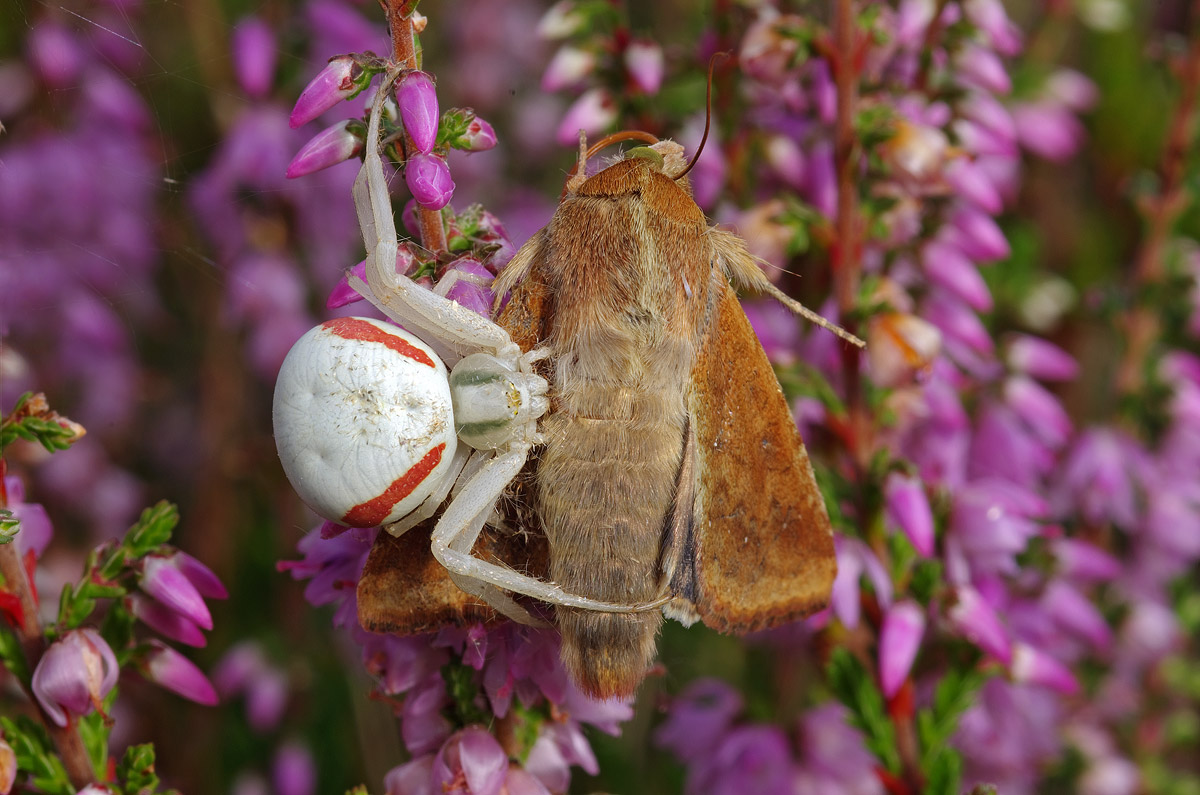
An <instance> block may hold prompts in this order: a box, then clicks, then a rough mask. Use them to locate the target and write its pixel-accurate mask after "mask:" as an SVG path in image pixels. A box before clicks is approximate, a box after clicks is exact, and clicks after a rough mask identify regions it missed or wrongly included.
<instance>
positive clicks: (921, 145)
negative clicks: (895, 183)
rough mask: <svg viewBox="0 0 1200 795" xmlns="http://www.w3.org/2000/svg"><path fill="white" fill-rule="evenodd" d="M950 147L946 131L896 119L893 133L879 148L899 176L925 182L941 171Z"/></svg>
mask: <svg viewBox="0 0 1200 795" xmlns="http://www.w3.org/2000/svg"><path fill="white" fill-rule="evenodd" d="M949 146H950V141H949V139H947V138H946V134H945V133H944V132H942V131H941V130H939V129H938V128H936V127H930V126H928V125H925V124H917V123H915V122H910V121H907V120H905V119H898V120H897V121H896V123H895V134H894V135H893V136H892V137H891V138H889V139H888V140H887V141H886V142H885V143H884V144H883V145H882V146H880V150H881V153H882V154H883V157H884V159H885V160H887V162H888V163H890V164H891V165H892V167H893V168H894V169H896V170H897V171H898V172H899V174H898V176H900V177H903V178H907V179H911V180H914V181H916V182H927V181H929V180H931V179H933V178H934V177H936V176H938V175H939V174H940V173H941V170H942V163H943V161H944V160H945V158H946V151H947V149H948V147H949Z"/></svg>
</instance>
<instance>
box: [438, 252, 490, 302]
mask: <svg viewBox="0 0 1200 795" xmlns="http://www.w3.org/2000/svg"><path fill="white" fill-rule="evenodd" d="M447 278H449V279H451V280H453V281H452V282H451V286H450V289H449V290H448V291H447V292H446V297H447V298H449V299H450V300H451V301H454V302H456V303H459V304H462V305H463V306H465V307H466V308H467V309H470V310H471V311H472V312H478V313H479V314H481V315H484V316H487V315H490V314H491V311H492V291H491V290H490V289H488V288H489V285H491V283H492V272H491V271H489V270H488V269H487V268H485V267H484V266H483V265H481V264H480V262H479V260H477V259H475V258H474V257H459V258H458V259H456V260H454V262H451V263H450V265H449V266H447V268H446V272H445V273H444V274H443V275H442V279H443V280H445V279H447Z"/></svg>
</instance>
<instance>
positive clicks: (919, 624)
mask: <svg viewBox="0 0 1200 795" xmlns="http://www.w3.org/2000/svg"><path fill="white" fill-rule="evenodd" d="M924 634H925V612H924V611H923V610H921V607H920V605H918V604H917V603H916V602H913V601H904V602H897V603H896V604H894V605H892V607H891V609H890V610H888V611H887V615H886V616H884V619H883V626H882V627H881V628H880V630H879V685H880V688H881V689H882V690H883V694H884V696H886V697H887V698H891V697H892V696H894V695H896V693H897V692H898V691H899V690H900V686H901V685H902V684H904V680H905V679H906V678H907V677H908V672H909V671H910V670H912V664H913V661H914V660H916V659H917V651H918V650H919V649H920V648H921V638H922V637H923V636H924Z"/></svg>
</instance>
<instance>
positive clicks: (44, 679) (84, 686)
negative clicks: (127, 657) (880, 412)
mask: <svg viewBox="0 0 1200 795" xmlns="http://www.w3.org/2000/svg"><path fill="white" fill-rule="evenodd" d="M119 673H120V668H119V667H118V666H117V658H116V655H114V654H113V652H112V649H110V648H109V646H108V644H107V643H106V642H105V641H104V638H102V637H100V633H99V632H97V631H96V630H94V629H76V630H72V631H70V632H68V633H67V634H66V635H64V636H63V638H62V640H59V641H57V642H55V643H53V644H51V646H50V648H48V649H46V653H45V654H43V655H42V659H41V660H39V661H38V665H37V668H36V669H35V670H34V672H33V681H32V687H33V693H34V695H35V696H37V700H38V703H39V704H41V705H42V709H44V710H45V711H46V714H47V715H48V716H49V717H50V719H51V720H53V721H54V722H55V723H57V724H58V725H59V726H66V725H67V723H68V722H69V721H70V718H71V717H72V716H78V715H87V714H88V713H89V712H91V711H92V709H93V708H99V706H100V702H101V701H102V700H103V699H104V697H105V696H106V695H108V691H110V690H112V688H113V685H115V684H116V683H117V675H118V674H119Z"/></svg>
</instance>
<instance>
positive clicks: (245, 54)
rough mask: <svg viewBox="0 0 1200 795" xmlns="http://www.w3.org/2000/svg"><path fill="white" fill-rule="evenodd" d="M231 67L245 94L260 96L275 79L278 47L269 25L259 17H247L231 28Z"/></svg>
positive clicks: (266, 91) (264, 94)
mask: <svg viewBox="0 0 1200 795" xmlns="http://www.w3.org/2000/svg"><path fill="white" fill-rule="evenodd" d="M231 49H232V56H233V71H234V74H235V75H236V76H237V79H238V84H239V85H240V86H241V87H242V90H243V91H245V92H246V94H247V95H249V96H250V97H252V98H254V99H261V98H263V97H264V96H266V95H267V93H268V92H269V91H270V90H271V83H272V82H274V79H275V61H276V59H277V56H278V49H277V48H276V45H275V35H274V33H272V31H271V28H270V26H268V25H267V23H266V22H263V21H262V19H260V18H259V17H247V18H246V19H243V20H242V21H241V22H239V23H238V24H237V27H235V28H234V29H233V41H232V47H231Z"/></svg>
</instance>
